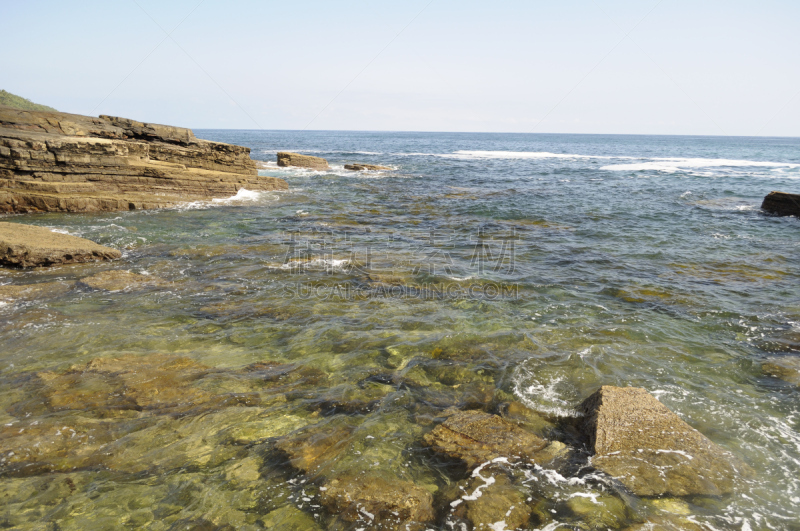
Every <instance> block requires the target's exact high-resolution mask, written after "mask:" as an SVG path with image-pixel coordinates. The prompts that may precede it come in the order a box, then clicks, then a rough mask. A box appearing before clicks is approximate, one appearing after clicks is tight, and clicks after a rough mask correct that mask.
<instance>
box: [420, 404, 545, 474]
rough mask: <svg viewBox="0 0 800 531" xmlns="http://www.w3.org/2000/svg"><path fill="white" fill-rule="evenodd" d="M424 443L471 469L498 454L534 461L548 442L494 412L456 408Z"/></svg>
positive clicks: (429, 434) (427, 436) (431, 432)
mask: <svg viewBox="0 0 800 531" xmlns="http://www.w3.org/2000/svg"><path fill="white" fill-rule="evenodd" d="M424 441H425V444H426V445H428V446H429V447H430V448H431V449H432V450H433V451H434V452H436V453H439V454H442V455H444V456H446V457H449V458H451V459H459V460H461V461H463V462H464V463H466V464H467V466H468V467H469V468H474V467H476V466H478V465H479V464H481V463H485V462H487V461H491V460H492V459H496V458H498V457H509V458H524V459H529V460H535V454H536V452H538V451H539V450H542V449H543V448H544V447H545V446H546V445H547V441H545V440H544V439H542V438H540V437H538V436H536V435H534V434H532V433H530V432H528V431H526V430H524V429H522V428H520V427H519V426H516V425H515V424H512V423H510V422H508V421H506V420H504V419H503V418H501V417H498V416H497V415H490V414H488V413H484V412H482V411H459V412H458V413H455V414H453V415H451V416H450V417H448V419H447V420H446V421H444V422H443V423H442V424H440V425H439V426H437V427H436V428H434V429H433V430H432V431H430V432H429V433H427V434H426V435H425V437H424Z"/></svg>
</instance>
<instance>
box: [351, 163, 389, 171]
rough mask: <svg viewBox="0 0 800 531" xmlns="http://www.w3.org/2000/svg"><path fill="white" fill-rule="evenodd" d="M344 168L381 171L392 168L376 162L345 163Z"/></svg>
mask: <svg viewBox="0 0 800 531" xmlns="http://www.w3.org/2000/svg"><path fill="white" fill-rule="evenodd" d="M344 169H346V170H351V171H364V170H369V171H381V170H391V168H389V167H388V166H377V165H375V164H345V165H344Z"/></svg>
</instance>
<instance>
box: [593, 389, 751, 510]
mask: <svg viewBox="0 0 800 531" xmlns="http://www.w3.org/2000/svg"><path fill="white" fill-rule="evenodd" d="M581 407H582V409H583V412H584V413H585V415H586V420H585V422H584V431H585V433H586V434H587V435H588V437H589V442H590V448H591V449H592V450H593V451H594V457H592V465H593V466H594V467H595V468H597V469H599V470H602V471H603V472H605V473H607V474H609V475H610V476H613V477H615V478H617V479H618V480H619V481H621V482H622V483H623V484H624V485H625V486H626V487H627V488H628V489H630V490H631V491H632V492H633V493H634V494H636V495H639V496H663V495H672V496H692V495H701V496H718V495H720V494H725V493H729V492H731V490H732V489H733V482H734V478H736V477H737V476H741V475H746V474H749V473H751V471H750V469H749V467H747V466H746V465H744V464H743V463H741V462H739V461H738V460H737V459H736V458H734V457H733V456H732V455H731V454H730V453H729V452H726V451H725V450H723V449H722V448H720V447H719V446H717V445H716V444H714V443H713V442H711V441H710V440H709V439H708V438H706V437H705V436H704V435H703V434H701V433H700V432H699V431H697V430H695V429H694V428H692V427H691V426H689V425H688V424H686V423H685V422H684V421H683V420H681V419H680V417H678V416H677V415H676V414H675V413H673V412H672V411H670V410H669V409H667V407H666V406H665V405H664V404H662V403H661V402H659V401H658V400H657V399H656V398H655V397H654V396H653V395H651V394H650V393H648V392H647V391H646V390H644V389H641V388H638V387H612V386H603V387H601V388H600V389H599V390H598V391H597V392H595V393H594V394H593V395H592V396H590V397H589V398H587V399H586V401H584V403H583V405H582V406H581Z"/></svg>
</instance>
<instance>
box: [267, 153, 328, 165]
mask: <svg viewBox="0 0 800 531" xmlns="http://www.w3.org/2000/svg"><path fill="white" fill-rule="evenodd" d="M278 166H297V167H300V168H309V169H312V170H327V169H330V166H328V161H327V160H325V159H323V158H320V157H311V156H309V155H300V154H299V153H290V152H286V151H281V152H280V153H278Z"/></svg>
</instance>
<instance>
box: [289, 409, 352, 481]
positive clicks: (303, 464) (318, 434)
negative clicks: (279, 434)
mask: <svg viewBox="0 0 800 531" xmlns="http://www.w3.org/2000/svg"><path fill="white" fill-rule="evenodd" d="M352 431H353V428H352V426H349V425H347V424H344V423H336V422H334V423H328V424H324V425H317V426H312V427H310V428H308V429H306V430H303V431H302V432H299V433H296V434H292V435H289V436H287V437H284V438H282V439H281V440H279V441H278V442H277V443H276V444H275V447H276V448H277V449H278V450H280V451H282V452H283V453H284V454H286V456H287V457H288V458H289V462H290V463H291V465H292V466H293V467H295V468H297V469H298V470H301V471H303V472H306V473H311V472H313V471H314V470H315V469H316V468H317V467H318V466H320V465H321V464H323V463H325V462H326V461H328V460H330V459H333V458H335V457H336V456H337V455H339V454H340V453H341V452H342V451H343V450H344V449H345V445H346V443H347V438H348V437H349V436H350V434H351V433H352Z"/></svg>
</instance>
